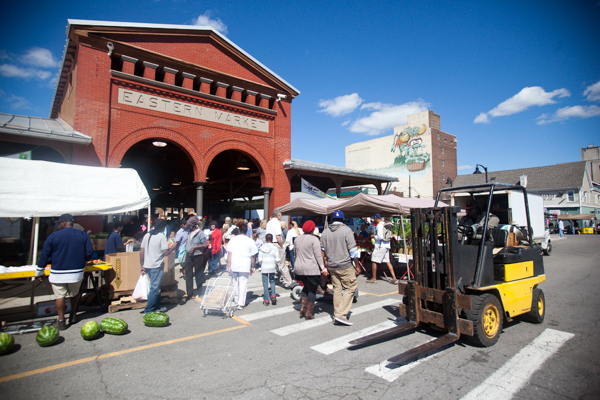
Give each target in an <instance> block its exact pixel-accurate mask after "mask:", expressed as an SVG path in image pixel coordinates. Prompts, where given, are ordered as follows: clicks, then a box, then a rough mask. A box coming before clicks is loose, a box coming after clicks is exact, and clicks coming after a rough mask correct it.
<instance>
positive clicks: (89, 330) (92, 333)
mask: <svg viewBox="0 0 600 400" xmlns="http://www.w3.org/2000/svg"><path fill="white" fill-rule="evenodd" d="M99 334H100V325H98V323H97V322H96V321H89V322H86V323H85V324H83V326H82V327H81V337H82V338H84V339H85V340H94V339H96V338H97V337H98V335H99Z"/></svg>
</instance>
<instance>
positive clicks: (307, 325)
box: [240, 298, 399, 336]
mask: <svg viewBox="0 0 600 400" xmlns="http://www.w3.org/2000/svg"><path fill="white" fill-rule="evenodd" d="M398 303H399V300H398V299H392V298H389V299H385V300H382V301H378V302H376V303H371V304H367V305H365V306H361V307H356V308H355V309H353V310H352V313H351V316H355V315H358V314H362V313H364V312H367V311H373V310H376V309H378V308H381V307H384V306H389V305H390V304H398ZM240 318H241V317H240ZM330 323H331V317H330V316H326V317H321V318H315V319H311V320H309V321H305V322H300V323H298V324H293V325H288V326H284V327H283V328H279V329H274V330H272V331H271V332H273V333H274V334H276V335H279V336H287V335H290V334H292V333H296V332H300V331H304V330H307V329H311V328H314V327H317V326H321V325H325V324H330Z"/></svg>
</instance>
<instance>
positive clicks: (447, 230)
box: [350, 183, 546, 363]
mask: <svg viewBox="0 0 600 400" xmlns="http://www.w3.org/2000/svg"><path fill="white" fill-rule="evenodd" d="M506 191H516V192H520V193H522V194H523V198H524V203H525V212H526V215H527V226H521V227H519V226H515V225H513V224H512V221H508V220H506V218H508V217H507V216H508V215H510V213H499V214H501V215H500V217H498V216H496V215H494V214H493V210H495V209H499V208H500V207H499V206H500V205H499V203H498V201H499V199H500V198H501V196H499V195H497V196H496V199H495V198H494V192H497V193H498V194H499V193H504V194H505V193H506ZM446 196H453V197H454V198H455V199H457V201H463V202H464V203H465V204H466V201H467V200H470V201H475V202H477V205H478V206H479V208H480V209H481V210H482V212H483V213H484V214H482V215H483V216H480V217H479V218H478V219H477V223H476V224H469V225H467V224H465V218H463V219H459V214H460V213H461V207H432V208H413V209H411V225H412V229H411V240H412V245H413V262H414V264H413V268H414V279H413V280H409V281H403V282H400V283H399V284H398V290H399V293H400V294H402V295H403V296H404V297H403V301H402V304H400V305H399V312H400V315H401V316H403V317H405V318H406V320H407V322H406V323H404V324H402V325H399V326H397V327H394V328H391V329H388V330H385V331H382V332H378V333H375V334H372V335H368V336H365V337H363V338H360V339H356V340H353V341H351V342H350V344H352V345H359V346H364V345H369V344H372V343H374V342H376V341H380V340H382V339H386V338H390V337H393V336H396V335H398V334H400V333H403V332H407V331H410V330H414V329H416V328H418V327H420V326H421V325H423V324H429V325H430V326H431V327H432V328H434V329H436V330H443V331H446V332H447V334H446V335H443V336H441V337H438V338H436V339H434V340H432V341H430V342H427V343H425V344H423V345H421V346H418V347H415V348H413V349H411V350H409V351H407V352H404V353H402V354H399V355H397V356H394V357H392V358H390V359H388V361H389V362H392V363H404V362H407V361H410V360H413V359H416V358H417V357H418V356H420V355H423V354H427V353H430V352H432V351H434V350H436V349H439V348H441V347H444V346H447V345H449V344H451V343H453V342H456V341H457V340H459V339H460V336H461V335H465V337H466V338H467V339H468V340H469V341H471V342H473V343H474V344H476V345H478V346H484V347H488V346H493V345H494V344H495V343H496V342H497V341H498V336H499V335H500V332H501V331H502V326H503V323H504V321H511V320H512V319H513V318H515V317H517V316H522V317H523V318H525V319H527V320H529V321H531V322H534V323H541V322H543V320H544V316H545V312H546V307H545V305H546V302H545V298H544V293H543V292H542V290H541V289H539V288H538V285H539V284H540V283H542V282H544V281H545V280H546V276H545V273H544V263H543V259H542V249H541V248H540V247H539V245H537V244H536V243H535V242H534V241H533V230H532V229H531V220H530V215H529V204H528V202H527V191H526V189H525V188H524V187H523V186H519V185H509V184H504V183H486V184H478V185H469V186H460V187H451V188H444V189H442V190H440V192H439V193H438V195H437V199H436V206H437V204H438V202H439V201H440V198H445V197H446ZM504 197H505V196H504ZM495 200H496V201H495ZM471 204H474V203H471ZM490 215H491V218H492V220H493V223H492V224H490ZM503 218H504V220H502V219H503ZM461 221H462V222H463V225H461V224H460V222H461ZM498 221H499V224H498V227H494V228H493V229H491V228H492V225H496V222H498ZM470 222H472V221H470Z"/></svg>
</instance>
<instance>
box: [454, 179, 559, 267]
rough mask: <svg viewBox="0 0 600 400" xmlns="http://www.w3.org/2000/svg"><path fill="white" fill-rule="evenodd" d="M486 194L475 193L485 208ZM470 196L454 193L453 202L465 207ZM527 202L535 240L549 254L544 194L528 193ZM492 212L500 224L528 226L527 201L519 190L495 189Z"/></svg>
mask: <svg viewBox="0 0 600 400" xmlns="http://www.w3.org/2000/svg"><path fill="white" fill-rule="evenodd" d="M487 198H488V196H487V195H486V194H478V195H475V199H476V200H477V202H478V203H479V204H480V205H481V206H482V208H483V209H485V208H486V207H485V206H484V205H485V203H486V202H487ZM469 199H470V197H467V196H465V195H464V194H462V193H457V194H453V197H452V200H451V204H452V205H453V206H454V205H457V206H460V207H462V208H464V207H465V204H466V202H467V201H468V200H469ZM527 202H528V204H529V217H530V218H531V228H532V229H533V241H534V242H535V243H537V244H538V245H539V246H540V247H541V248H542V251H543V253H544V255H547V256H549V255H550V254H551V253H552V240H551V239H550V231H549V230H548V229H546V224H545V223H544V200H543V199H542V196H540V195H537V194H533V193H529V192H528V193H527ZM491 212H492V213H493V214H494V215H496V216H497V217H498V218H500V224H501V225H503V224H507V225H516V226H518V227H520V228H525V227H526V226H527V216H526V214H525V201H524V198H523V194H522V193H521V192H518V191H515V192H513V191H510V190H503V191H500V190H499V191H495V192H494V198H493V199H492V208H491Z"/></svg>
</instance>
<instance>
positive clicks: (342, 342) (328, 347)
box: [311, 319, 404, 355]
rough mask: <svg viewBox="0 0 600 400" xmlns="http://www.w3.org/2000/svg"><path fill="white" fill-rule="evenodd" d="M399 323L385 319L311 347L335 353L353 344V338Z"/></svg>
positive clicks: (327, 352) (322, 351)
mask: <svg viewBox="0 0 600 400" xmlns="http://www.w3.org/2000/svg"><path fill="white" fill-rule="evenodd" d="M402 322H404V319H402ZM398 325H399V324H398V322H397V321H385V322H382V323H380V324H377V325H373V326H370V327H368V328H365V329H361V330H360V331H358V332H352V333H351V334H349V335H345V336H342V337H339V338H337V339H333V340H330V341H328V342H325V343H321V344H318V345H316V346H313V347H311V349H313V350H315V351H318V352H319V353H323V354H325V355H329V354H333V353H335V352H336V351H339V350H343V349H347V348H348V347H350V346H351V344H350V343H349V342H350V341H351V340H354V339H358V338H361V337H363V336H366V335H370V334H372V333H377V332H381V331H384V330H386V329H389V328H393V327H395V326H398Z"/></svg>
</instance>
